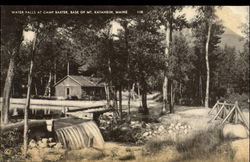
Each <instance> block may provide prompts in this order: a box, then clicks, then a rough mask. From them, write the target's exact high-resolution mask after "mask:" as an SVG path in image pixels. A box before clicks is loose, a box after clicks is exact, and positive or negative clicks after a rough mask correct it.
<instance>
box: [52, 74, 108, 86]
mask: <svg viewBox="0 0 250 162" xmlns="http://www.w3.org/2000/svg"><path fill="white" fill-rule="evenodd" d="M66 78H70V79H72V80H73V81H75V82H76V83H77V84H79V85H80V86H82V87H104V83H103V82H102V78H96V77H89V76H82V75H67V76H65V77H64V78H62V79H61V80H59V81H58V82H57V83H56V84H55V85H54V86H57V85H58V84H59V83H61V82H62V81H64V80H65V79H66Z"/></svg>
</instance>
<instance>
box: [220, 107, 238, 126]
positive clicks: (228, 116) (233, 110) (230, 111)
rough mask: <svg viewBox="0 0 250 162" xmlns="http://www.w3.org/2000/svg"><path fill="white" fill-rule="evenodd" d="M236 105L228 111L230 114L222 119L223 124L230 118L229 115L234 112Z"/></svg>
mask: <svg viewBox="0 0 250 162" xmlns="http://www.w3.org/2000/svg"><path fill="white" fill-rule="evenodd" d="M235 108H236V106H235V105H234V107H233V108H232V109H231V111H230V112H229V113H228V115H227V116H226V118H225V119H224V120H223V121H222V124H224V123H225V121H226V120H227V119H228V118H229V116H230V115H231V114H232V113H233V111H234V110H235Z"/></svg>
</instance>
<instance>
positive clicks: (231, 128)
mask: <svg viewBox="0 0 250 162" xmlns="http://www.w3.org/2000/svg"><path fill="white" fill-rule="evenodd" d="M222 133H223V137H224V138H247V137H248V132H247V130H246V128H245V127H244V126H243V125H241V124H225V125H224V127H223V130H222Z"/></svg>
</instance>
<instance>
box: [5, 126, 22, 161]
mask: <svg viewBox="0 0 250 162" xmlns="http://www.w3.org/2000/svg"><path fill="white" fill-rule="evenodd" d="M21 142H22V134H21V132H20V131H18V130H17V129H14V130H10V131H6V132H1V134H0V143H1V147H0V161H5V160H7V159H9V160H11V161H20V160H22V153H21Z"/></svg>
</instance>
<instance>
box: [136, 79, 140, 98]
mask: <svg viewBox="0 0 250 162" xmlns="http://www.w3.org/2000/svg"><path fill="white" fill-rule="evenodd" d="M137 94H138V99H139V98H140V96H141V93H140V83H139V82H138V83H137Z"/></svg>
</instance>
